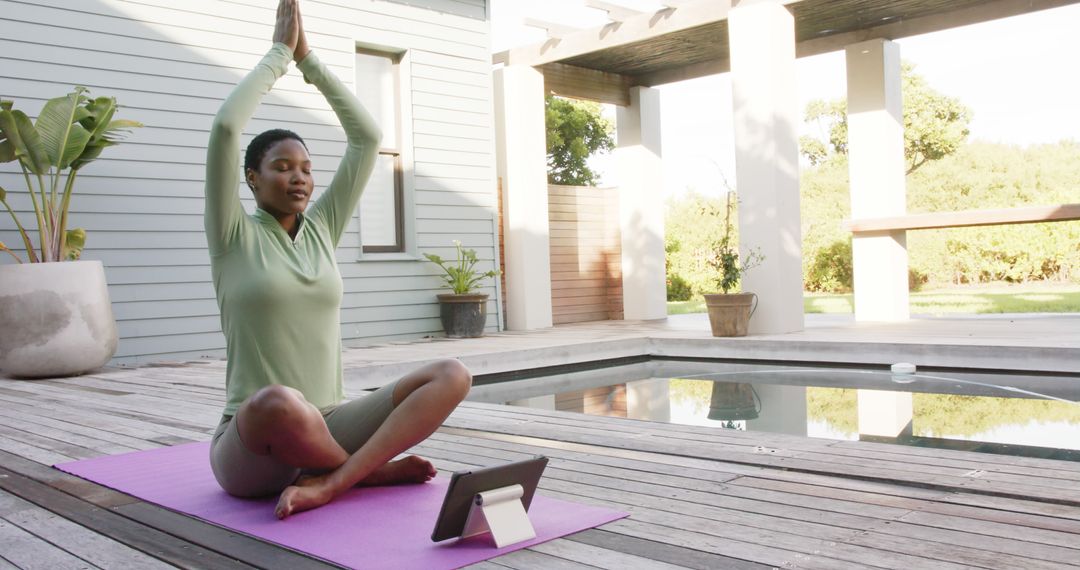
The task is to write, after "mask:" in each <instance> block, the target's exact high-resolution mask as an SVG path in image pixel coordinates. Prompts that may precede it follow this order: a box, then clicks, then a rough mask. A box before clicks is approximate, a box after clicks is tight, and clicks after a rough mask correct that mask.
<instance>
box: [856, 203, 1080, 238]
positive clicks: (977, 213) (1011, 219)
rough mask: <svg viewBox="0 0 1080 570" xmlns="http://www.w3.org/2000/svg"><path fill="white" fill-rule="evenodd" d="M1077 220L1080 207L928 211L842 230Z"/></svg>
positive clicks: (863, 222)
mask: <svg viewBox="0 0 1080 570" xmlns="http://www.w3.org/2000/svg"><path fill="white" fill-rule="evenodd" d="M1072 220H1080V204H1063V205H1060V206H1028V207H1024V208H1002V209H997V210H962V211H959V212H932V213H928V214H909V215H906V216H892V217H887V218H864V219H861V220H844V222H843V228H844V229H845V230H848V231H850V232H852V233H854V234H861V233H870V232H893V231H900V230H932V229H940V228H961V227H969V226H996V225H1004V224H1037V223H1042V222H1067V221H1072Z"/></svg>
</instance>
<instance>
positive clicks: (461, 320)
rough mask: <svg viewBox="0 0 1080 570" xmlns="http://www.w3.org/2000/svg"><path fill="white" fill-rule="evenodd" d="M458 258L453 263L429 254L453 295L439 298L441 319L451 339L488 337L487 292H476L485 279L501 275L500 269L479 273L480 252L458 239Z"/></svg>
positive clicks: (428, 256)
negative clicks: (465, 245) (441, 271)
mask: <svg viewBox="0 0 1080 570" xmlns="http://www.w3.org/2000/svg"><path fill="white" fill-rule="evenodd" d="M454 246H455V247H456V248H457V259H456V260H455V261H453V262H450V261H448V260H444V259H443V258H441V257H439V256H438V255H435V254H432V253H425V254H424V257H426V258H428V261H431V262H432V263H434V264H436V265H438V266H439V267H440V268H442V270H443V272H444V273H445V275H443V276H442V278H443V281H445V282H446V285H447V286H448V287H450V289H451V290H452V291H453V293H442V294H439V295H438V298H439V317H440V319H441V320H442V326H443V330H444V331H446V336H448V337H450V338H474V337H478V336H483V335H484V325H485V324H486V323H487V299H488V295H487V293H473V290H475V289H476V288H477V287H478V286H479V285H480V282H481V281H483V280H484V279H487V278H490V277H496V276H498V275H499V273H500V272H499V270H498V269H492V270H490V271H485V272H483V273H481V272H479V271H477V269H476V265H477V263H479V260H478V259H477V258H476V250H473V249H463V248H462V247H461V242H460V241H457V240H454Z"/></svg>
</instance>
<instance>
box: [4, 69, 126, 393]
mask: <svg viewBox="0 0 1080 570" xmlns="http://www.w3.org/2000/svg"><path fill="white" fill-rule="evenodd" d="M116 110H117V105H116V99H114V98H112V97H97V98H90V97H89V96H88V95H87V90H86V88H85V87H76V88H75V90H74V91H72V92H71V93H69V94H67V95H65V96H63V97H57V98H55V99H50V100H48V101H46V103H45V106H44V107H43V108H42V110H41V113H39V114H38V117H37V120H36V121H34V122H31V120H30V118H29V117H28V116H27V115H26V113H24V112H22V111H20V110H17V109H14V103H13V102H12V101H5V100H0V162H17V163H18V165H19V168H20V169H21V170H22V174H23V179H24V180H25V181H26V194H27V197H28V198H29V200H28V203H27V204H26V206H32V209H33V212H34V216H33V218H32V221H33V224H32V225H30V226H29V229H28V227H26V226H24V225H23V224H22V223H21V222H20V220H19V218H18V216H16V215H15V210H14V209H13V208H12V207H11V205H10V204H9V203H8V193H7V191H6V190H5V189H4V188H0V204H3V205H4V207H5V208H6V209H7V211H8V213H9V214H11V218H12V219H13V220H14V226H15V228H14V229H16V230H17V231H18V236H19V238H20V241H22V245H23V248H24V249H25V250H26V261H28V263H23V260H22V259H21V258H20V257H19V256H18V255H17V254H16V253H15V252H14V251H12V250H11V249H9V248H8V247H7V246H6V245H5V244H3V243H0V252H4V253H6V254H9V255H11V257H13V258H14V259H15V261H16V262H17V263H6V264H0V283H3V286H2V288H0V295H3V296H4V298H5V299H6V302H5V303H3V304H0V331H5V332H4V334H5V335H7V336H8V337H9V338H7V339H6V340H5V342H4V343H0V372H3V373H5V374H8V375H11V376H20V377H45V376H70V375H73V374H80V373H82V372H86V371H87V370H92V369H95V368H99V367H101V366H102V365H104V364H105V363H106V362H108V360H109V359H110V358H112V356H113V354H114V353H115V352H116V345H117V335H116V321H115V320H114V319H113V314H112V306H111V305H110V303H109V292H108V288H107V287H106V284H105V270H104V268H103V267H102V264H101V262H100V261H79V257H80V255H81V254H82V249H83V244H84V243H85V242H86V232H85V231H84V230H83V229H82V228H74V229H68V227H67V226H68V208H69V206H70V204H71V195H72V191H73V190H74V187H75V178H76V176H77V175H78V174H79V172H80V171H81V170H82V168H83V167H85V166H86V165H87V164H90V163H91V162H93V161H94V160H95V159H97V158H98V157H99V156H100V155H101V152H102V151H103V150H105V148H106V147H109V146H113V145H115V144H117V142H118V139H119V136H120V135H121V134H122V133H123V132H125V131H126V130H127V129H131V128H134V127H141V126H142V124H141V123H138V122H135V121H124V120H115V119H113V115H114V114H115V113H116ZM35 233H36V234H37V238H38V239H37V242H38V243H37V244H36V245H35V244H34V243H33V240H32V239H31V237H32V236H33V235H34V234H35ZM60 261H63V262H65V263H48V262H60Z"/></svg>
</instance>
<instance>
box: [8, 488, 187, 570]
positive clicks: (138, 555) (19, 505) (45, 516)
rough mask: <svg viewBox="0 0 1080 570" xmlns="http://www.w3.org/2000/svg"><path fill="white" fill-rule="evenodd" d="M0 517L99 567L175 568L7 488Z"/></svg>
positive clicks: (152, 569)
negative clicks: (21, 497)
mask: <svg viewBox="0 0 1080 570" xmlns="http://www.w3.org/2000/svg"><path fill="white" fill-rule="evenodd" d="M0 517H2V518H3V519H4V520H5V521H6V522H8V523H11V524H12V525H15V526H16V527H18V528H20V529H21V530H23V531H24V532H26V533H29V534H32V535H34V536H36V537H37V538H39V539H41V540H43V541H45V542H48V543H49V544H51V545H53V546H54V547H56V548H58V549H60V550H62V551H64V552H66V553H68V554H70V555H71V556H74V557H76V558H78V559H79V560H82V561H85V562H87V563H89V564H92V565H94V566H97V567H99V568H106V569H108V568H124V569H125V570H158V569H162V568H175V566H172V565H171V564H166V563H165V562H162V561H160V560H158V559H156V558H153V557H150V556H147V555H146V554H143V553H142V552H139V551H137V550H134V549H132V548H129V547H127V546H125V545H123V544H121V543H119V542H117V541H115V540H113V539H111V538H108V537H106V536H104V535H102V534H99V533H97V532H94V531H92V530H90V529H88V528H86V527H83V526H81V525H78V524H75V523H73V522H71V521H69V520H67V519H65V518H63V517H60V516H58V515H56V514H54V513H52V512H50V511H48V510H46V509H44V508H42V507H40V506H38V505H34V504H32V503H29V502H27V501H24V500H22V499H20V498H18V497H15V496H14V495H11V494H9V493H6V492H4V491H0Z"/></svg>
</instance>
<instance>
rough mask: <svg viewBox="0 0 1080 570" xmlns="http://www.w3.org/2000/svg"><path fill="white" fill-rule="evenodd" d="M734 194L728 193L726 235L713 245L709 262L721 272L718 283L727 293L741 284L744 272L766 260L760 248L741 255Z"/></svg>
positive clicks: (716, 278) (717, 277)
mask: <svg viewBox="0 0 1080 570" xmlns="http://www.w3.org/2000/svg"><path fill="white" fill-rule="evenodd" d="M733 195H734V193H733V192H728V193H727V206H726V209H727V213H726V214H725V216H724V235H723V236H722V237H721V238H720V240H719V241H717V242H716V243H715V244H714V245H713V251H712V253H713V257H712V259H710V260H709V262H708V263H709V266H710V267H712V268H713V269H715V270H716V271H718V272H719V273H718V274H717V276H716V277H715V281H716V285H717V287H719V288H720V290H721V291H723V292H724V293H725V294H726V293H727V292H728V291H730V290H732V289H734V288H735V286H736V285H738V284H739V281H740V280H741V279H742V276H743V274H744V273H746V272H747V271H749V270H751V269H753V268H754V267H757V266H758V265H760V264H761V262H763V261H765V256H764V255H762V254H761V250H759V249H752V250H750V251H747V252H746V256H745V257H740V256H739V248H738V240H736V239H735V237H734V236H733V235H732V229H733V226H732V223H731V212H732V210H734V209H735V204H734V202H733V201H732V196H733Z"/></svg>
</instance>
